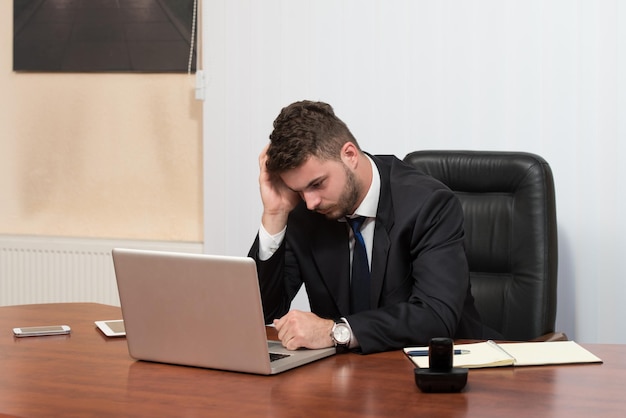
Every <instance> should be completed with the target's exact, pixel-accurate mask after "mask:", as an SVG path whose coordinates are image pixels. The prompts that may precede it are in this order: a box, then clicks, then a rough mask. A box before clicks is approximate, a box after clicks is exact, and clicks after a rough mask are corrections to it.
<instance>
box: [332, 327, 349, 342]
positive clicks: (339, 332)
mask: <svg viewBox="0 0 626 418" xmlns="http://www.w3.org/2000/svg"><path fill="white" fill-rule="evenodd" d="M333 337H334V338H335V341H337V344H347V343H348V341H350V330H349V329H348V327H347V326H345V325H343V324H337V325H335V329H334V331H333Z"/></svg>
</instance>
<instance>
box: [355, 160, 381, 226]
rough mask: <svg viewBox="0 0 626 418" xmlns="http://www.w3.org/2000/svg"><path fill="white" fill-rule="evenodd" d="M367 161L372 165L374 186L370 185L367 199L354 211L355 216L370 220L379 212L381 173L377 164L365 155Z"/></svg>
mask: <svg viewBox="0 0 626 418" xmlns="http://www.w3.org/2000/svg"><path fill="white" fill-rule="evenodd" d="M365 156H366V157H367V160H368V161H369V163H370V164H371V165H372V184H370V188H369V190H368V191H367V194H366V195H365V198H364V199H363V201H362V202H361V204H360V205H359V207H358V208H356V210H355V211H354V214H353V215H352V217H354V216H365V217H368V218H375V217H376V212H377V211H378V200H379V199H380V172H379V171H378V167H376V163H375V162H374V161H373V160H372V159H371V158H370V156H369V155H367V154H365Z"/></svg>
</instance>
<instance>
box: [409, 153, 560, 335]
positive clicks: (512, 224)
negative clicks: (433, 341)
mask: <svg viewBox="0 0 626 418" xmlns="http://www.w3.org/2000/svg"><path fill="white" fill-rule="evenodd" d="M404 160H405V161H406V162H407V163H409V164H411V165H413V166H415V167H416V168H418V169H419V170H420V171H422V172H424V173H426V174H429V175H431V176H432V177H435V178H436V179H438V180H440V181H441V182H443V183H444V184H446V185H447V186H448V187H449V188H450V189H452V190H453V191H454V193H455V194H456V195H457V196H458V198H459V199H460V201H461V204H462V206H463V212H464V215H465V246H466V253H467V258H468V262H469V267H470V281H471V284H472V293H473V294H474V297H475V299H476V307H477V309H478V311H479V312H480V314H481V316H482V319H483V322H484V323H485V324H487V325H488V326H490V327H491V328H493V329H495V330H497V331H498V332H500V333H501V334H502V335H503V336H504V337H505V338H506V339H507V340H533V339H541V340H548V339H567V337H566V336H565V335H564V334H555V333H554V326H555V319H556V299H557V266H558V254H557V224H556V204H555V197H554V182H553V178H552V170H551V169H550V166H549V165H548V163H547V162H546V161H545V160H544V159H543V158H541V157H540V156H538V155H534V154H530V153H523V152H492V151H417V152H412V153H410V154H408V155H407V156H406V157H405V159H404Z"/></svg>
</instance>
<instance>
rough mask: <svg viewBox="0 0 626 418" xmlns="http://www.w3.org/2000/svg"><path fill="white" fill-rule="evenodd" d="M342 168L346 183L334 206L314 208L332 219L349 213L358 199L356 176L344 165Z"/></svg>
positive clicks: (354, 207)
mask: <svg viewBox="0 0 626 418" xmlns="http://www.w3.org/2000/svg"><path fill="white" fill-rule="evenodd" d="M344 170H345V172H346V185H345V187H344V188H343V193H342V194H341V197H340V198H339V201H338V202H337V204H336V205H335V207H334V208H333V207H330V208H317V209H316V211H317V212H322V213H323V214H324V216H326V218H328V219H330V220H334V221H336V220H338V219H341V218H344V217H345V216H347V215H351V214H352V213H353V212H354V210H355V209H356V204H357V202H358V201H359V183H358V182H357V179H356V176H355V175H354V173H353V172H352V171H350V170H349V169H348V167H346V166H345V165H344ZM326 211H328V212H326Z"/></svg>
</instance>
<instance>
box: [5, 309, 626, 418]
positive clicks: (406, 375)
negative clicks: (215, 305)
mask: <svg viewBox="0 0 626 418" xmlns="http://www.w3.org/2000/svg"><path fill="white" fill-rule="evenodd" d="M120 317H121V313H120V309H119V308H117V307H113V306H106V305H99V304H89V303H87V304H85V303H77V304H71V303H70V304H50V305H26V306H8V307H0V415H2V414H8V415H18V416H25V417H37V416H46V417H49V416H55V415H56V416H244V417H252V416H253V417H259V416H261V417H262V416H267V417H290V418H291V417H296V416H315V417H325V416H329V417H333V418H336V417H368V416H378V417H402V416H418V415H419V416H454V417H463V416H472V417H503V416H536V417H568V418H570V417H576V416H585V417H589V416H598V417H609V416H620V417H621V416H622V415H623V413H624V411H625V410H626V397H624V388H625V387H626V374H625V373H626V345H605V344H599V345H588V344H585V347H587V348H588V349H589V350H591V351H592V352H593V353H594V354H596V355H597V356H599V357H600V358H602V359H603V360H604V364H602V365H597V364H596V365H575V366H554V367H551V366H547V367H529V368H499V369H482V370H471V371H470V373H469V379H468V385H467V387H466V388H465V390H464V391H463V392H462V393H457V394H424V393H421V392H420V391H419V389H417V387H416V386H415V383H414V378H413V367H412V365H411V363H410V362H409V360H408V359H406V358H405V357H404V355H403V354H402V353H401V352H399V351H395V352H388V353H381V354H373V355H367V356H362V355H358V354H352V353H351V354H343V355H336V356H334V357H331V358H327V359H324V360H320V361H318V362H316V363H313V364H310V365H307V366H304V367H300V368H298V369H295V370H292V371H288V372H285V373H283V374H280V375H276V376H269V377H266V376H255V375H247V374H240V373H230V372H220V371H215V370H205V369H197V368H191V367H181V366H171V365H165V364H156V363H147V362H136V361H134V360H132V359H131V358H130V357H129V355H128V351H127V348H126V340H125V339H124V338H121V339H119V338H118V339H113V338H107V337H105V336H104V335H102V334H101V333H100V331H98V330H97V329H96V328H95V326H94V321H96V320H104V319H116V318H120ZM62 323H63V324H68V325H70V326H71V327H72V334H71V335H70V336H56V337H32V338H22V339H19V338H14V337H13V334H12V331H11V330H12V328H13V327H15V326H36V325H53V324H62Z"/></svg>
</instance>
